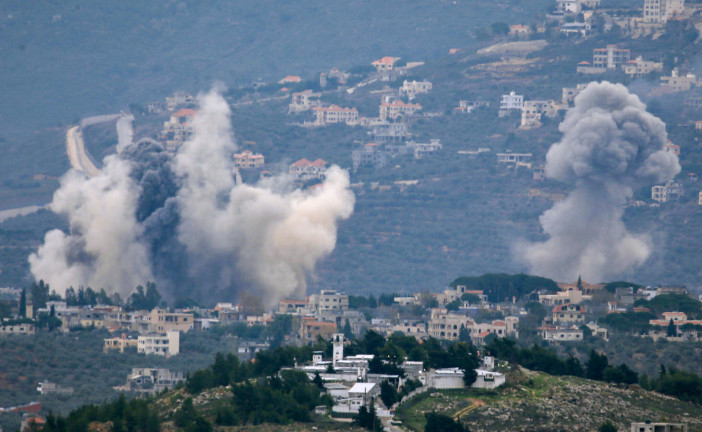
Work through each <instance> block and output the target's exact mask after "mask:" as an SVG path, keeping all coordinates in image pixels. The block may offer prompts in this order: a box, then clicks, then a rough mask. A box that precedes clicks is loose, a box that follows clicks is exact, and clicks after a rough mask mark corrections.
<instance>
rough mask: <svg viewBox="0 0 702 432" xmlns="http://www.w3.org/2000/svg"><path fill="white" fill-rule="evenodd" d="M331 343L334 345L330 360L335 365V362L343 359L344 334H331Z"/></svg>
mask: <svg viewBox="0 0 702 432" xmlns="http://www.w3.org/2000/svg"><path fill="white" fill-rule="evenodd" d="M332 345H333V346H334V351H333V354H332V362H333V365H334V367H336V362H337V361H339V360H343V359H344V334H343V333H334V335H332Z"/></svg>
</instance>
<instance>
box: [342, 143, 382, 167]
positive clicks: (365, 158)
mask: <svg viewBox="0 0 702 432" xmlns="http://www.w3.org/2000/svg"><path fill="white" fill-rule="evenodd" d="M351 160H352V161H353V170H354V171H358V168H360V167H361V166H370V167H373V168H383V167H384V166H385V164H386V162H387V157H386V154H385V152H384V151H382V150H381V149H380V146H379V145H378V144H376V143H367V144H365V145H364V146H363V148H360V149H356V150H354V151H352V152H351Z"/></svg>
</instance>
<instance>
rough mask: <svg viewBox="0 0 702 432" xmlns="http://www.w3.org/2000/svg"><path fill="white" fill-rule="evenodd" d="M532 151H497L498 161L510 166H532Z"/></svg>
mask: <svg viewBox="0 0 702 432" xmlns="http://www.w3.org/2000/svg"><path fill="white" fill-rule="evenodd" d="M532 158H533V155H532V154H531V153H497V163H498V164H505V165H508V166H515V167H518V166H525V167H527V168H531V160H532Z"/></svg>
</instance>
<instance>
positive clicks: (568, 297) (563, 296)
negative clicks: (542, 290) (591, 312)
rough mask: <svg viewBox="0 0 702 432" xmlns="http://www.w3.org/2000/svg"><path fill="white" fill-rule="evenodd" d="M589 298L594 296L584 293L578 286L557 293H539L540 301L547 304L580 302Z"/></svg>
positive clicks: (556, 304)
mask: <svg viewBox="0 0 702 432" xmlns="http://www.w3.org/2000/svg"><path fill="white" fill-rule="evenodd" d="M588 300H592V296H589V295H584V294H583V292H582V291H581V290H579V289H578V288H577V287H569V288H566V289H564V290H562V291H560V292H558V293H556V294H539V303H541V304H543V305H546V306H558V305H564V304H569V303H570V304H579V303H581V302H583V301H588Z"/></svg>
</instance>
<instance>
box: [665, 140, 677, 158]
mask: <svg viewBox="0 0 702 432" xmlns="http://www.w3.org/2000/svg"><path fill="white" fill-rule="evenodd" d="M665 151H667V152H672V153H675V154H676V155H677V156H680V146H679V145H677V144H673V143H672V141H670V140H668V141H666V143H665Z"/></svg>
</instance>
